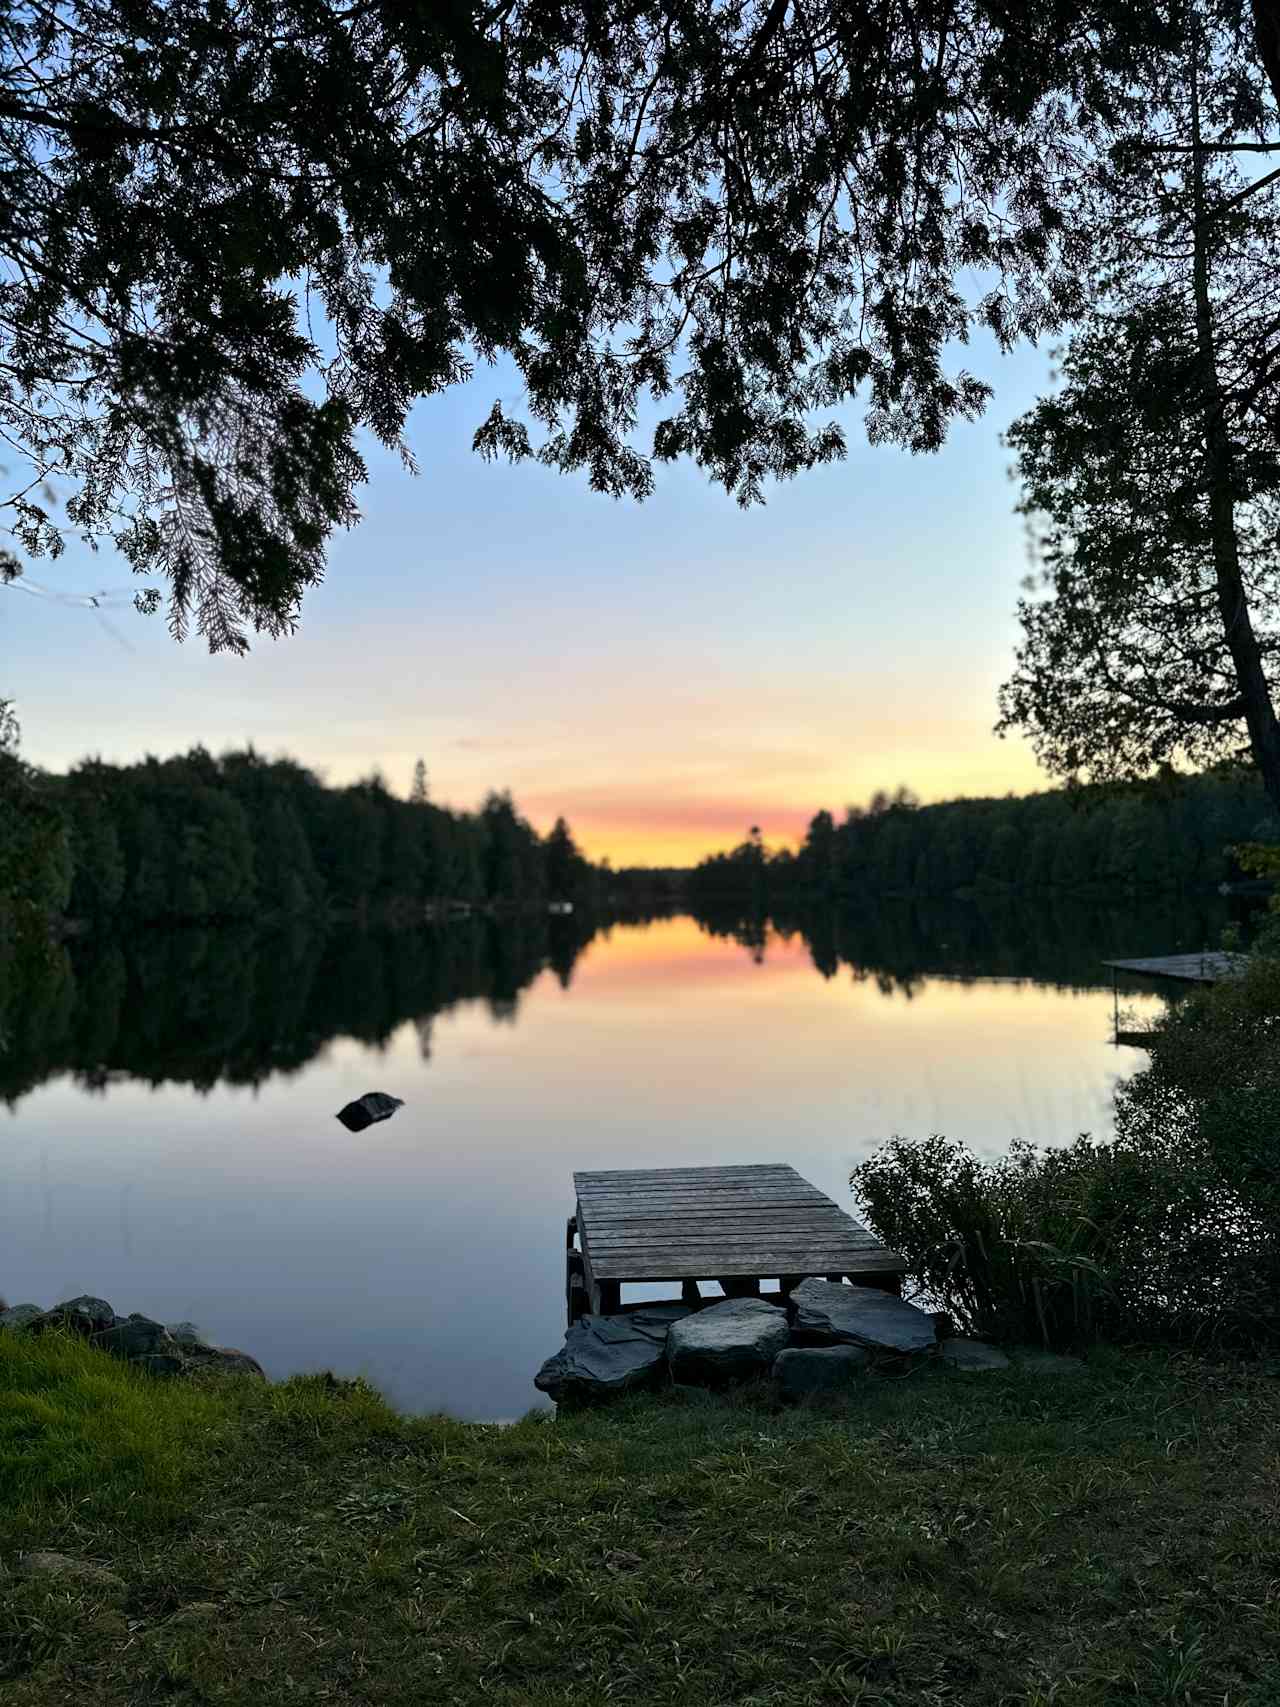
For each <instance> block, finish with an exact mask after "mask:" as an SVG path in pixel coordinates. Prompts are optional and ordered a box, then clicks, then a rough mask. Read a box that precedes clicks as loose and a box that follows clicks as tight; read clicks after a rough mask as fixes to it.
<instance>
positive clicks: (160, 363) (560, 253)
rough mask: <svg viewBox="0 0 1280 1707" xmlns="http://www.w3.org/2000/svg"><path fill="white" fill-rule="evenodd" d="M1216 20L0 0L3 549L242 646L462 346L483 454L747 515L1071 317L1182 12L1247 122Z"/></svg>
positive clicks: (751, 4) (318, 567)
mask: <svg viewBox="0 0 1280 1707" xmlns="http://www.w3.org/2000/svg"><path fill="white" fill-rule="evenodd" d="M1241 3H1242V0H1213V3H1212V4H1210V3H1208V0H1205V3H1203V4H1200V5H1191V6H1188V7H1173V8H1170V7H1166V6H1165V5H1164V4H1162V3H1161V0H1106V3H1103V0H1090V3H1086V4H1078V3H1074V0H1073V3H1068V0H1042V3H1040V4H1037V5H1035V6H1011V5H1008V4H1007V3H1006V0H907V3H905V4H903V3H901V0H869V3H868V4H865V5H859V6H850V5H847V4H845V3H844V0H804V3H803V4H802V3H801V0H638V3H637V0H625V3H623V0H603V3H596V0H591V3H589V4H588V3H587V0H538V3H536V4H534V3H532V0H506V3H499V4H493V5H485V6H479V5H476V6H440V5H436V6H421V7H411V6H401V5H392V4H390V3H389V0H361V3H359V4H349V3H347V0H273V3H272V4H270V5H268V4H265V3H263V0H252V3H250V4H246V5H242V6H234V7H233V6H230V5H228V4H225V3H223V0H219V3H216V4H209V3H207V0H129V3H128V4H119V3H118V0H53V3H52V4H47V3H45V0H38V3H37V0H0V51H2V58H0V170H3V173H4V183H5V197H4V202H5V212H4V218H3V221H0V257H2V258H3V268H2V269H0V372H2V373H3V378H4V381H5V384H4V386H3V388H0V427H2V428H3V431H4V433H5V436H6V438H7V440H8V442H9V445H10V447H11V448H12V449H14V450H15V451H16V452H17V453H18V454H19V456H20V457H21V459H22V466H21V467H20V468H19V469H17V470H16V471H13V477H14V479H15V485H14V487H13V489H12V491H11V492H10V494H9V497H8V498H7V500H6V503H7V507H8V510H9V513H10V516H11V518H12V529H13V533H14V535H15V538H16V543H17V545H18V546H19V547H20V549H21V550H22V551H23V552H25V553H27V554H36V553H42V552H44V553H51V552H55V551H57V550H58V549H59V547H60V545H61V544H62V541H63V539H64V537H66V536H67V535H68V534H70V535H73V536H80V535H83V536H85V537H89V538H93V539H99V538H108V539H112V540H114V541H115V543H116V545H117V546H118V547H119V548H120V550H121V551H122V552H123V553H124V554H125V556H126V557H127V559H128V560H129V561H130V563H131V564H132V565H133V566H134V568H135V569H137V570H140V571H145V572H146V573H149V574H152V575H155V576H157V577H163V578H164V579H166V580H167V582H168V585H169V589H170V593H171V597H170V604H169V611H170V622H171V624H172V626H173V629H174V632H175V633H176V634H178V635H181V634H184V633H185V632H187V629H188V627H189V625H190V624H192V623H194V624H195V625H196V626H197V627H198V628H199V630H200V631H201V632H202V633H203V634H204V635H205V636H206V638H207V639H208V642H209V644H210V645H211V646H213V647H215V648H217V647H230V648H236V649H239V648H242V647H243V646H244V645H245V644H246V643H247V637H248V631H249V630H250V629H251V628H254V627H258V628H263V629H266V630H268V631H269V632H272V633H279V632H282V631H285V630H287V629H289V628H290V627H291V626H292V625H293V623H294V622H295V621H296V619H297V617H298V613H299V610H300V607H301V601H302V598H303V595H304V593H305V592H306V590H307V588H308V587H310V586H312V585H314V584H315V583H316V581H318V580H319V578H320V576H321V574H322V573H323V569H324V562H325V547H326V541H327V539H328V537H329V535H330V533H331V531H332V530H333V529H334V528H335V527H338V526H345V525H348V524H350V523H352V522H353V521H354V520H355V519H356V508H355V500H354V492H355V489H356V487H357V485H358V484H359V482H360V480H361V479H362V478H363V473H364V469H363V465H362V462H361V459H360V456H359V453H358V450H357V434H358V433H359V432H360V431H362V430H363V431H366V432H369V433H372V434H374V435H376V437H377V438H378V439H380V440H381V441H382V442H383V443H385V444H387V445H402V440H401V433H402V428H403V425H404V421H405V418H406V415H407V413H408V410H409V408H410V407H411V405H412V404H413V402H414V400H415V399H417V398H419V397H422V396H426V395H429V394H432V393H437V392H439V391H441V390H443V389H444V388H446V387H448V386H450V385H453V384H456V383H458V382H459V381H461V380H463V379H465V378H467V377H468V376H469V375H470V374H471V373H472V372H473V370H474V367H475V364H476V363H477V362H488V361H490V360H492V359H493V358H495V357H497V356H499V355H505V356H506V357H508V358H509V359H510V360H511V361H513V362H514V363H515V365H516V367H517V368H518V370H519V382H518V389H519V390H520V391H521V393H522V394H523V395H524V397H525V398H526V399H527V411H526V418H524V419H521V418H517V417H515V416H512V415H510V414H508V413H507V412H506V411H505V409H504V408H503V406H502V405H501V404H497V405H495V406H494V408H493V411H492V413H491V414H490V415H489V417H488V418H487V420H485V421H484V422H483V423H482V424H481V425H480V427H479V429H478V431H477V433H476V441H475V442H476V444H477V446H478V448H479V449H480V450H482V451H483V452H485V453H486V454H490V455H492V454H497V453H506V454H509V455H512V456H516V457H520V456H528V455H536V456H538V457H539V458H540V459H541V460H542V461H544V462H546V463H547V464H549V465H550V466H552V467H555V468H559V469H564V470H575V469H576V470H583V471H585V472H586V474H587V476H588V478H589V480H590V483H591V485H592V486H593V487H594V488H595V489H597V490H599V491H602V492H608V493H614V494H619V493H631V494H634V495H636V496H643V495H644V494H645V493H647V492H648V491H649V489H650V487H651V485H652V482H653V478H654V472H653V471H654V464H655V462H661V461H663V460H666V459H671V458H675V457H680V456H690V457H692V458H693V459H694V460H695V461H696V462H697V463H698V464H699V466H700V467H702V468H703V469H705V470H706V471H707V473H708V474H709V475H710V476H711V477H712V478H714V479H715V480H716V481H718V482H720V483H721V484H722V485H723V486H724V487H725V488H726V489H727V490H728V491H730V492H732V493H733V494H734V495H735V496H736V497H737V498H738V499H739V500H740V501H741V502H743V503H750V502H753V501H756V500H758V499H759V498H760V497H761V495H762V492H763V489H764V485H765V483H766V481H767V480H769V479H770V478H774V477H785V476H789V475H792V474H795V473H797V472H798V471H800V470H802V469H805V468H808V467H810V466H812V465H814V464H816V463H821V462H824V461H827V460H829V459H830V458H832V457H836V456H839V455H840V454H842V452H843V448H844V441H843V434H842V431H841V429H840V427H839V426H838V424H836V422H834V421H833V420H832V419H830V418H829V411H831V410H832V409H833V408H834V407H836V406H837V405H839V404H840V403H841V402H843V401H845V400H847V399H849V398H852V397H854V396H858V397H859V398H860V399H861V400H862V401H863V402H864V403H865V408H866V424H867V429H868V431H869V433H870V435H871V437H872V439H873V440H877V441H878V440H891V441H894V442H897V443H901V444H904V445H908V446H910V447H911V448H913V449H917V450H919V449H931V448H933V447H935V446H937V445H938V444H939V443H940V442H941V441H942V439H943V437H944V435H945V432H946V430H947V426H948V423H949V422H950V421H951V420H952V419H954V418H955V417H957V416H961V417H969V416H973V415H974V414H976V413H977V412H978V411H979V410H981V408H982V407H983V404H984V402H985V399H986V395H987V387H986V386H985V385H984V384H982V383H981V382H980V381H978V380H977V379H976V378H974V377H973V375H972V374H970V373H968V372H966V371H965V370H964V369H963V367H960V366H955V365H951V364H949V361H948V354H947V352H948V348H949V346H954V345H955V344H956V343H957V342H958V341H961V340H963V339H964V338H965V337H966V336H967V335H968V333H969V332H970V331H971V330H972V329H973V328H974V327H975V326H978V325H981V326H985V327H988V328H990V330H991V331H992V332H993V333H994V334H995V336H996V338H997V339H998V340H999V342H1000V343H1001V344H1002V345H1004V346H1007V345H1009V344H1010V343H1012V342H1013V341H1014V340H1016V339H1017V338H1019V337H1022V336H1027V335H1031V336H1036V335H1039V334H1041V333H1042V332H1044V331H1045V330H1046V328H1049V327H1052V326H1055V325H1057V324H1060V323H1061V322H1062V320H1063V318H1064V317H1070V316H1071V315H1072V314H1074V313H1075V312H1076V311H1077V310H1078V308H1079V306H1080V300H1081V293H1080V274H1081V269H1082V265H1083V262H1084V259H1085V257H1086V256H1087V254H1088V253H1089V250H1090V245H1091V243H1092V241H1093V234H1092V227H1091V223H1090V219H1091V215H1090V210H1089V207H1088V201H1087V198H1086V197H1082V196H1081V195H1080V193H1079V190H1080V186H1081V184H1082V183H1083V182H1084V181H1085V180H1086V178H1087V172H1086V170H1085V168H1086V166H1087V165H1088V163H1089V162H1090V161H1093V160H1096V159H1098V158H1101V157H1103V156H1104V155H1105V153H1106V151H1107V150H1108V149H1109V148H1110V147H1111V146H1112V144H1113V143H1115V142H1116V141H1118V140H1123V139H1125V138H1131V137H1135V136H1136V137H1137V138H1139V139H1143V138H1145V139H1147V140H1150V138H1151V136H1152V135H1153V134H1155V133H1157V132H1158V127H1159V123H1160V116H1161V115H1160V106H1159V99H1160V94H1159V92H1157V93H1156V94H1155V95H1153V92H1152V67H1153V66H1154V67H1157V68H1158V67H1160V66H1161V65H1163V64H1164V63H1166V61H1168V60H1169V59H1170V58H1171V57H1176V56H1177V55H1178V54H1179V52H1180V51H1181V50H1182V48H1183V45H1184V42H1185V35H1186V29H1187V27H1188V19H1191V20H1193V21H1196V22H1198V24H1199V25H1200V26H1203V27H1204V28H1206V29H1208V30H1209V31H1210V32H1211V33H1212V54H1211V58H1210V61H1209V62H1210V63H1211V64H1212V66H1213V68H1214V76H1215V79H1216V81H1217V82H1218V83H1219V84H1221V86H1222V87H1223V88H1229V89H1230V90H1231V102H1230V105H1231V122H1232V124H1233V125H1234V126H1235V127H1236V131H1237V133H1238V134H1256V133H1257V132H1258V127H1259V126H1260V125H1261V123H1262V121H1263V116H1264V115H1263V110H1262V98H1263V96H1264V95H1265V94H1266V92H1267V81H1266V75H1265V72H1266V68H1267V67H1270V66H1272V65H1273V61H1274V52H1273V50H1274V34H1275V32H1274V28H1273V25H1274V15H1273V13H1274V8H1273V6H1272V5H1271V3H1270V0H1256V14H1257V27H1256V30H1252V29H1248V28H1246V29H1243V30H1242V29H1241V27H1240V25H1241V22H1242V20H1241V17H1240V15H1239V14H1240V10H1241ZM975 281H976V282H975ZM642 411H643V412H644V413H645V414H649V413H651V412H653V413H656V414H657V416H658V419H657V424H656V426H655V428H654V430H653V434H652V437H651V438H650V439H649V440H648V441H647V442H642V441H640V440H639V439H638V437H637V433H636V428H637V421H638V419H639V417H640V415H641V412H642ZM402 448H403V446H402ZM405 454H406V455H407V452H405ZM48 494H52V496H49V495H48ZM9 561H10V564H12V561H13V559H12V557H11V558H10V560H9ZM151 602H152V603H153V604H154V603H155V602H158V594H157V595H156V597H155V598H153V599H152V600H151Z"/></svg>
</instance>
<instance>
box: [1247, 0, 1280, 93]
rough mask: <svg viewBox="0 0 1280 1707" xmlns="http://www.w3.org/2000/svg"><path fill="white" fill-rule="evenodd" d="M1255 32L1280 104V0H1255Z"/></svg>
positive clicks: (1273, 89)
mask: <svg viewBox="0 0 1280 1707" xmlns="http://www.w3.org/2000/svg"><path fill="white" fill-rule="evenodd" d="M1253 33H1254V36H1255V38H1256V40H1257V43H1258V58H1259V59H1260V60H1261V61H1262V69H1263V70H1264V71H1265V72H1266V74H1267V81H1268V82H1269V83H1270V84H1271V93H1272V94H1273V95H1274V96H1275V98H1276V103H1277V105H1280V0H1253Z"/></svg>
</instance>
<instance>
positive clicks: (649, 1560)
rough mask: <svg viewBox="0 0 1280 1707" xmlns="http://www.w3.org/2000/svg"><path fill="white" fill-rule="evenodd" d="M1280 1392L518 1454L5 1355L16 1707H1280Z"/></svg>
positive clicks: (304, 1405)
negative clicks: (104, 1585)
mask: <svg viewBox="0 0 1280 1707" xmlns="http://www.w3.org/2000/svg"><path fill="white" fill-rule="evenodd" d="M1278 1472H1280V1374H1278V1373H1277V1371H1276V1370H1274V1369H1271V1370H1270V1371H1268V1370H1267V1369H1266V1368H1260V1367H1259V1366H1256V1365H1255V1366H1252V1367H1247V1366H1243V1365H1232V1364H1226V1363H1220V1362H1209V1361H1205V1360H1200V1359H1196V1358H1192V1357H1182V1358H1177V1359H1174V1358H1168V1357H1161V1356H1155V1355H1151V1354H1144V1355H1141V1356H1139V1355H1134V1356H1121V1355H1118V1354H1108V1355H1104V1356H1099V1357H1095V1358H1094V1359H1092V1360H1091V1361H1090V1364H1089V1367H1088V1369H1087V1371H1086V1372H1084V1373H1082V1374H1077V1375H1074V1376H1070V1377H1063V1376H1058V1377H1043V1376H1041V1377H1035V1376H1031V1375H1028V1374H1021V1375H1019V1374H1009V1375H1004V1374H998V1375H981V1376H963V1375H958V1374H954V1373H949V1372H946V1371H942V1370H937V1371H928V1372H925V1373H921V1374H917V1375H913V1376H911V1377H910V1378H907V1379H905V1380H888V1379H868V1380H867V1381H866V1382H864V1383H863V1385H862V1386H861V1387H860V1388H859V1389H858V1390H857V1391H856V1393H855V1395H854V1396H853V1397H852V1398H851V1399H850V1400H849V1401H848V1402H847V1403H846V1404H845V1405H843V1406H842V1407H841V1408H839V1409H830V1410H821V1411H820V1410H802V1411H787V1412H782V1411H779V1410H777V1409H776V1408H775V1407H774V1406H773V1405H772V1404H771V1403H770V1402H769V1400H768V1399H767V1397H765V1396H764V1395H763V1394H758V1395H752V1394H749V1393H742V1394H739V1395H738V1396H737V1397H735V1398H734V1399H733V1400H731V1401H726V1400H718V1399H714V1398H708V1399H705V1400H697V1401H693V1402H687V1401H682V1400H680V1399H679V1398H675V1397H661V1396H659V1397H653V1398H645V1399H636V1400H634V1401H631V1402H627V1403H623V1404H620V1405H617V1406H613V1407H611V1408H609V1409H606V1410H603V1411H599V1412H596V1413H592V1414H580V1415H576V1416H567V1415H566V1416H561V1417H560V1418H559V1420H556V1421H552V1420H549V1419H545V1418H543V1419H530V1420H528V1421H526V1422H523V1423H521V1424H519V1425H518V1426H516V1427H513V1428H506V1429H502V1428H476V1427H468V1426H466V1425H462V1424H457V1423H451V1422H446V1421H441V1420H438V1419H426V1420H406V1419H404V1418H401V1417H399V1416H397V1415H395V1414H394V1413H393V1412H392V1411H390V1410H389V1409H388V1408H387V1407H386V1406H384V1405H383V1404H382V1403H381V1401H379V1400H378V1399H377V1397H376V1396H375V1395H373V1394H372V1393H370V1392H369V1391H368V1390H367V1389H366V1388H363V1387H361V1386H358V1385H356V1386H338V1387H335V1386H333V1385H331V1384H329V1383H327V1382H326V1381H325V1380H324V1379H312V1380H297V1381H293V1382H289V1383H287V1384H283V1385H281V1386H277V1387H265V1386H263V1385H261V1384H253V1383H249V1382H245V1383H231V1384H229V1385H228V1386H226V1387H224V1388H218V1389H216V1390H214V1391H195V1390H192V1389H190V1388H187V1387H183V1386H180V1385H177V1384H173V1385H165V1384H162V1383H159V1382H151V1381H149V1380H148V1379H147V1378H146V1377H142V1376H136V1375H134V1374H132V1373H131V1372H130V1371H129V1370H128V1369H126V1368H125V1367H123V1366H121V1365H119V1364H115V1363H112V1362H109V1361H108V1360H107V1359H105V1358H103V1357H99V1356H97V1355H96V1354H91V1353H89V1352H87V1351H84V1350H82V1349H81V1348H79V1347H71V1346H62V1345H57V1344H55V1343H53V1342H50V1341H44V1342H39V1343H36V1344H32V1343H30V1342H28V1343H27V1344H25V1345H24V1344H23V1342H21V1341H17V1340H14V1339H12V1338H8V1337H7V1336H2V1335H0V1559H3V1560H4V1562H5V1563H6V1564H8V1565H9V1566H11V1567H12V1566H13V1565H14V1563H15V1560H16V1556H17V1552H18V1549H20V1548H24V1547H43V1548H53V1549H56V1550H58V1551H60V1552H63V1553H66V1554H69V1555H72V1556H74V1557H75V1558H77V1559H82V1560H94V1561H97V1562H99V1563H101V1564H104V1565H107V1566H109V1567H110V1568H111V1569H112V1570H113V1571H115V1572H116V1573H118V1575H119V1576H120V1577H121V1578H123V1579H124V1582H125V1585H126V1586H125V1587H124V1588H123V1589H120V1590H112V1589H102V1590H100V1589H95V1588H90V1587H86V1585H84V1584H82V1583H79V1582H69V1581H67V1580H65V1579H62V1578H57V1577H40V1578H32V1577H25V1576H21V1575H17V1574H14V1575H11V1576H9V1577H7V1578H5V1579H3V1580H2V1581H0V1680H2V1684H3V1694H4V1698H5V1701H6V1703H12V1704H13V1707H37V1704H39V1707H46V1704H54V1703H63V1702H67V1703H70V1702H75V1703H77V1704H78V1707H79V1704H85V1703H89V1704H92V1703H98V1702H103V1703H106V1702H110V1703H120V1704H122V1707H123V1704H124V1703H129V1704H131V1707H132V1704H135V1703H145V1702H151V1701H161V1700H164V1701H190V1702H210V1703H245V1704H246V1707H247V1704H249V1703H254V1704H255V1707H257V1704H260V1703H270V1702H309V1701H315V1702H343V1703H351V1702H370V1703H372V1702H378V1703H388V1702H394V1703H399V1702H406V1703H407V1702H415V1703H416V1702H440V1703H477V1704H479V1703H495V1702H496V1703H508V1704H512V1707H515V1704H517V1703H519V1704H520V1707H525V1704H548V1707H549V1704H551V1703H566V1704H567V1703H574V1704H575V1707H582V1704H592V1703H597V1702H604V1701H615V1702H626V1703H636V1704H641V1703H646V1704H647V1703H654V1702H681V1703H686V1704H696V1707H701V1704H706V1707H710V1704H712V1703H715V1704H717V1707H719V1704H723V1703H734V1704H735V1707H765V1704H768V1707H790V1704H793V1703H794V1704H799V1703H805V1704H806V1707H811V1704H815V1703H827V1702H831V1703H846V1702H857V1703H863V1704H866V1707H869V1704H872V1703H875V1704H882V1703H883V1704H886V1707H899V1704H902V1707H905V1704H908V1703H910V1704H912V1707H914V1704H917V1703H920V1704H925V1703H963V1704H964V1707H987V1704H990V1707H997V1704H1013V1703H1019V1704H1025V1707H1033V1704H1034V1707H1046V1704H1048V1703H1055V1704H1056V1703H1062V1702H1070V1703H1073V1704H1081V1707H1083V1704H1090V1707H1092V1704H1094V1703H1097V1704H1103V1703H1108V1704H1109V1703H1119V1702H1127V1703H1133V1702H1142V1703H1148V1702H1152V1703H1154V1702H1177V1703H1198V1702H1204V1703H1209V1702H1212V1703H1214V1704H1215V1707H1224V1704H1225V1707H1244V1704H1246V1703H1248V1704H1254V1703H1256V1704H1258V1707H1261V1704H1262V1703H1264V1702H1265V1703H1273V1702H1274V1700H1275V1698H1276V1671H1275V1656H1276V1653H1277V1651H1280V1523H1278V1522H1277V1519H1278V1518H1280V1493H1278V1490H1280V1474H1278Z"/></svg>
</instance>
